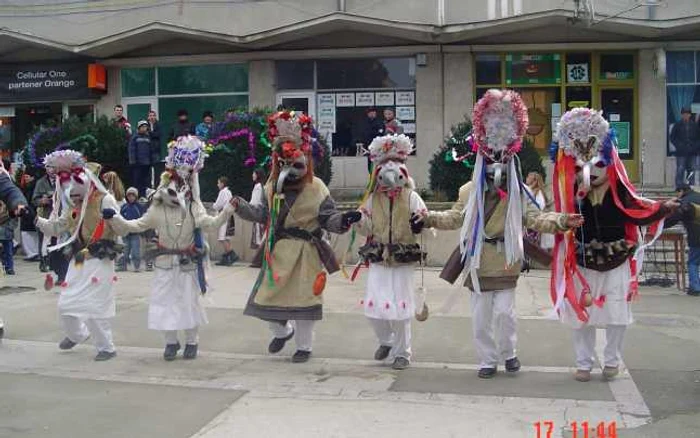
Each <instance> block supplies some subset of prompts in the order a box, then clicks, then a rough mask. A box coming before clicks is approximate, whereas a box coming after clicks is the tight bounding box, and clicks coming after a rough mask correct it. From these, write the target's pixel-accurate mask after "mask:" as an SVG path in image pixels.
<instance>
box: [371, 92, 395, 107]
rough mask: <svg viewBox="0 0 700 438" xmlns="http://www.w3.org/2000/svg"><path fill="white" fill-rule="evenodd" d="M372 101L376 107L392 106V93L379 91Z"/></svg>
mask: <svg viewBox="0 0 700 438" xmlns="http://www.w3.org/2000/svg"><path fill="white" fill-rule="evenodd" d="M374 101H375V105H377V106H394V92H393V91H380V92H378V93H375V95H374Z"/></svg>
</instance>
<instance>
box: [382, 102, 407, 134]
mask: <svg viewBox="0 0 700 438" xmlns="http://www.w3.org/2000/svg"><path fill="white" fill-rule="evenodd" d="M384 131H385V132H386V133H387V134H397V135H398V134H403V125H401V122H400V121H399V120H398V119H397V118H396V116H395V115H394V110H393V109H391V108H386V109H385V110H384Z"/></svg>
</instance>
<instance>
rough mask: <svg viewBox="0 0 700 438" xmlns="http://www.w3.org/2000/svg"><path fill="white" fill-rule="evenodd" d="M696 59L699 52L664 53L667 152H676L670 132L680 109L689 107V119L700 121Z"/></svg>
mask: <svg viewBox="0 0 700 438" xmlns="http://www.w3.org/2000/svg"><path fill="white" fill-rule="evenodd" d="M698 61H700V52H688V51H686V52H667V53H666V76H667V82H668V85H667V86H666V96H667V102H666V107H667V116H666V119H667V121H668V127H667V129H668V131H667V134H668V135H669V137H668V143H667V144H668V148H667V153H668V154H673V153H675V152H676V146H675V145H674V144H673V142H672V141H671V139H670V134H671V131H672V130H673V127H674V126H675V125H676V123H679V122H680V121H681V110H682V109H683V108H689V109H690V111H691V112H692V115H691V119H692V120H693V121H695V122H700V76H699V75H698V68H700V67H699V66H698Z"/></svg>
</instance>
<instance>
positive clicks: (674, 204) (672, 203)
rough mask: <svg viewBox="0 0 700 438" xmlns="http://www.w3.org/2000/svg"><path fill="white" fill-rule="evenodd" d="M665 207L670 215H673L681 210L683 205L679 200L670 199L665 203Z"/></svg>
mask: <svg viewBox="0 0 700 438" xmlns="http://www.w3.org/2000/svg"><path fill="white" fill-rule="evenodd" d="M663 206H664V207H665V208H666V210H668V214H673V213H675V212H676V210H678V209H679V208H680V206H681V203H680V202H678V199H669V200H667V201H665V202H664V203H663Z"/></svg>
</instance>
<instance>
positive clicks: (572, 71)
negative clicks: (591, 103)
mask: <svg viewBox="0 0 700 438" xmlns="http://www.w3.org/2000/svg"><path fill="white" fill-rule="evenodd" d="M590 82H591V54H590V53H568V54H567V55H566V83H567V84H587V83H590Z"/></svg>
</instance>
